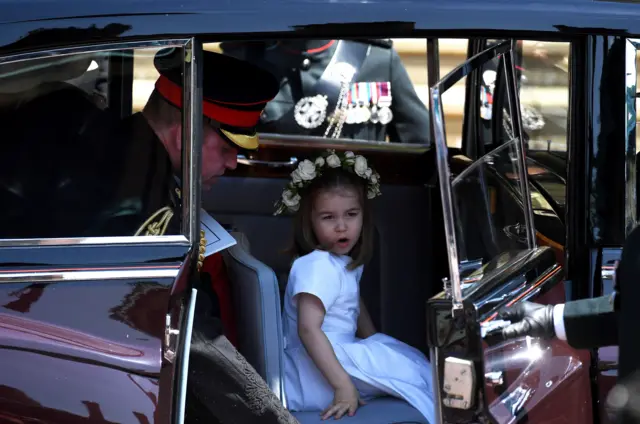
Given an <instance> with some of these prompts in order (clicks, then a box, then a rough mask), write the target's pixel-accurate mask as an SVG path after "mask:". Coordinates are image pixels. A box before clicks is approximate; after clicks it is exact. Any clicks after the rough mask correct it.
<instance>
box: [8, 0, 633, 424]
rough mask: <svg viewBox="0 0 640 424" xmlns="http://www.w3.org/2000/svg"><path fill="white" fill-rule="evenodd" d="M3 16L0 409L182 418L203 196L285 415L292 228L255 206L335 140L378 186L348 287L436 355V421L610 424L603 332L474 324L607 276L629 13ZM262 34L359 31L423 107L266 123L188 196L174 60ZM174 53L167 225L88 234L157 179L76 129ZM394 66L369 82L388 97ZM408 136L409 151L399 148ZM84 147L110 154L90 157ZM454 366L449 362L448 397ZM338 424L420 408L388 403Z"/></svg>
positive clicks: (189, 70) (460, 6)
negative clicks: (531, 333) (507, 333)
mask: <svg viewBox="0 0 640 424" xmlns="http://www.w3.org/2000/svg"><path fill="white" fill-rule="evenodd" d="M0 16H2V18H1V23H0V122H2V128H3V136H2V137H1V139H0V422H7V423H31V422H41V423H76V422H77V423H81V422H96V423H182V422H185V402H186V400H185V399H186V397H187V392H188V387H187V373H188V369H189V367H190V366H194V365H193V364H191V365H190V363H189V346H190V337H191V327H192V325H193V320H194V313H195V305H196V304H197V299H198V298H200V297H202V296H208V293H207V292H206V291H199V290H196V289H195V288H194V287H193V286H192V284H191V280H190V278H189V275H191V274H192V273H193V272H196V259H197V255H198V252H199V250H198V246H199V243H200V218H201V214H202V213H201V206H202V210H203V211H206V212H207V213H208V214H210V215H211V216H213V217H214V218H215V220H217V221H218V222H219V223H220V224H221V225H222V226H223V227H224V228H225V229H226V230H227V231H228V232H229V233H230V234H231V235H232V236H233V237H234V238H235V240H236V241H237V242H236V243H235V244H234V245H233V246H231V247H228V248H225V249H223V250H222V256H223V258H224V263H225V266H226V268H227V270H228V273H229V276H230V286H231V287H230V288H231V294H232V296H231V297H232V300H233V305H232V306H233V313H234V314H235V316H236V318H237V323H238V328H237V341H236V346H237V348H238V350H239V351H240V352H241V353H242V355H243V356H244V357H245V358H246V359H247V360H248V361H249V363H250V364H251V365H252V366H253V367H254V368H255V369H256V371H257V372H258V373H259V374H260V375H261V377H262V378H263V379H264V380H265V381H266V383H267V384H268V386H269V387H270V388H271V389H272V390H273V391H274V393H275V394H276V395H277V397H278V398H279V399H280V401H282V402H283V404H284V405H285V406H286V396H285V391H284V388H283V387H282V373H283V369H282V368H283V365H282V355H283V352H282V350H283V347H282V329H281V324H280V319H281V317H280V314H281V312H280V311H281V297H282V292H283V290H284V287H285V285H286V281H287V274H288V269H289V266H290V263H291V262H290V260H291V258H290V257H288V256H287V255H285V254H284V253H283V250H284V249H285V248H286V247H287V243H288V242H289V238H290V236H291V219H290V217H288V216H278V217H275V216H273V203H274V201H275V200H277V199H278V198H279V196H280V193H281V190H282V187H283V186H284V184H285V183H286V179H287V178H288V176H289V174H290V173H291V172H292V170H293V169H295V167H296V165H297V164H298V163H299V162H300V161H301V160H303V159H304V158H307V157H311V156H313V155H315V154H317V153H318V152H320V151H321V150H324V149H327V148H330V149H336V150H341V151H347V150H350V151H354V152H358V153H362V154H365V155H366V156H367V157H368V158H369V159H370V161H371V162H372V163H374V164H375V166H376V168H377V169H378V171H379V172H380V174H381V176H382V193H383V195H382V196H381V197H380V198H379V199H376V200H374V201H375V203H376V204H375V227H376V240H375V253H374V257H373V259H372V261H371V263H369V264H368V265H367V267H366V268H365V271H364V274H363V277H362V281H361V293H362V296H363V298H364V300H365V303H366V304H367V307H368V309H369V312H370V313H371V315H372V318H373V321H374V324H375V326H376V328H377V329H378V330H379V331H381V332H384V333H386V334H389V335H391V336H393V337H395V338H397V339H399V340H401V341H404V342H405V343H408V344H410V345H412V346H414V347H416V348H418V349H420V350H421V351H423V352H424V353H425V354H426V355H428V356H429V358H430V360H431V362H432V365H433V370H434V375H435V378H434V387H435V393H436V395H435V404H436V410H437V411H436V412H437V416H438V417H439V422H442V423H467V422H497V423H513V422H525V421H527V422H531V423H543V422H544V423H547V422H557V423H560V422H563V423H565V422H566V423H601V422H607V420H608V416H607V414H606V411H605V410H604V408H603V400H604V398H605V397H606V395H607V393H608V391H609V390H610V388H611V387H612V386H613V385H614V384H615V380H616V367H617V347H615V346H612V347H607V348H602V349H598V350H593V351H586V350H585V351H579V350H575V349H572V348H570V347H569V346H568V345H567V344H565V343H563V342H560V341H554V342H543V341H539V340H532V339H530V338H527V339H526V340H517V341H512V342H505V343H503V344H500V345H491V346H490V345H488V344H486V343H484V342H483V340H482V334H483V332H484V331H486V330H487V329H488V328H490V327H491V326H492V325H494V324H495V315H496V312H497V310H498V309H499V308H501V307H503V306H505V305H513V304H514V303H516V302H520V301H522V300H535V301H539V302H548V303H559V302H564V301H566V300H569V299H579V298H586V297H594V296H598V295H601V294H604V293H607V292H610V291H611V290H612V287H611V278H612V275H613V264H614V262H615V260H616V259H618V258H619V256H620V250H621V246H622V245H623V242H624V239H625V236H626V235H627V234H628V233H629V231H630V230H631V229H632V228H633V227H634V226H635V224H636V215H637V203H636V202H637V196H636V187H637V184H636V131H635V122H636V108H635V98H636V91H637V90H636V81H637V68H636V64H637V56H638V55H637V51H636V49H637V46H639V45H640V40H636V39H635V38H634V36H636V35H640V19H639V18H640V6H638V5H636V4H635V3H634V2H622V1H588V0H562V1H550V0H541V1H538V2H535V3H531V4H524V3H521V2H512V1H506V0H495V1H493V2H466V1H459V0H450V1H447V2H436V1H429V0H409V1H404V2H397V1H392V0H380V1H376V2H349V1H342V2H337V1H332V0H327V1H314V2H310V1H299V0H291V1H289V2H277V1H268V0H267V1H241V0H238V1H235V2H206V1H202V0H187V1H183V2H175V1H167V0H156V1H153V2H145V1H137V0H105V1H100V2H79V1H74V0H55V1H46V2H45V1H38V0H20V1H18V0H7V1H4V2H2V3H0ZM389 39H392V40H393V42H391V41H389ZM278 40H294V41H296V40H298V41H301V42H308V41H314V42H318V41H319V40H329V41H331V43H327V45H328V44H332V43H333V40H339V41H340V42H342V41H351V42H355V43H359V44H363V45H366V46H372V47H371V48H372V49H373V48H375V49H380V50H381V51H382V52H383V53H381V54H385V55H387V56H385V57H388V58H389V60H390V61H397V60H398V58H401V62H402V63H404V67H405V68H410V67H411V69H419V71H416V72H419V73H420V75H421V76H426V77H425V78H424V81H422V82H421V83H418V82H416V77H415V76H414V74H413V73H412V72H413V71H411V72H409V73H411V76H410V79H411V80H412V82H413V87H412V88H411V87H410V88H406V87H405V89H397V90H395V91H394V100H393V101H394V102H396V103H394V104H402V102H403V101H404V99H405V96H406V98H411V99H412V101H413V102H414V106H415V99H419V100H420V101H421V102H422V105H423V107H424V113H422V112H420V113H416V114H415V115H411V113H408V114H407V116H408V117H406V121H402V119H404V118H402V116H401V114H400V112H397V113H396V112H394V114H395V115H397V116H394V118H393V119H394V120H395V121H392V122H396V121H397V122H398V127H396V128H395V129H393V130H389V131H388V133H387V134H386V136H384V137H383V138H382V139H379V137H371V138H366V137H364V138H363V137H358V136H353V135H352V136H346V135H345V134H346V133H347V132H348V131H345V134H337V135H336V136H331V137H328V136H327V135H326V134H325V136H322V135H319V136H318V135H314V134H312V133H311V132H310V131H306V129H304V128H299V131H284V130H283V131H277V130H274V128H275V127H273V126H272V127H269V126H268V125H265V130H264V131H261V134H260V149H259V150H258V151H257V152H254V153H251V154H247V153H242V154H241V155H239V156H238V160H237V161H238V166H237V168H236V169H234V170H229V171H228V172H227V173H226V174H225V176H224V177H222V178H220V179H219V180H218V181H217V184H215V185H214V186H213V188H212V189H211V190H210V191H203V192H202V193H201V181H200V178H199V171H200V168H201V144H202V140H201V137H202V133H201V131H200V130H199V129H198V127H199V126H198V125H197V124H198V123H201V122H202V121H201V120H202V115H201V113H200V112H201V111H202V98H201V96H200V97H199V93H200V92H199V91H198V90H199V85H198V81H201V79H202V78H203V73H204V70H203V69H202V65H201V63H200V62H198V61H197V60H196V61H190V60H186V59H187V58H191V57H199V55H200V54H201V53H202V50H203V49H206V50H213V51H223V52H225V54H227V53H228V52H231V51H232V50H233V46H234V45H237V44H238V43H240V44H242V43H245V44H247V45H250V46H253V47H255V46H263V47H264V46H272V45H277V43H278ZM225 43H227V46H231V47H229V48H228V49H225V48H224V46H225ZM234 43H235V44H234ZM407 46H411V48H409V47H407ZM452 46H454V47H452ZM460 46H461V47H460ZM263 47H260V48H263ZM166 48H173V49H178V50H180V51H182V52H183V55H184V58H185V61H184V63H185V64H184V72H183V87H184V89H183V91H182V95H183V99H184V109H183V114H182V119H183V128H185V129H186V130H185V131H184V132H183V134H182V151H183V162H182V163H183V171H182V175H180V176H179V177H180V180H181V181H182V192H183V193H184V197H183V200H182V202H181V206H180V208H179V215H180V216H179V218H180V223H181V226H180V231H179V232H178V233H175V234H173V233H171V234H168V233H167V234H164V233H162V232H159V233H155V234H148V235H142V236H140V235H136V234H133V233H128V232H123V233H118V232H117V228H119V227H118V226H117V225H114V226H113V227H110V228H112V229H113V231H112V232H111V233H109V234H108V235H105V233H100V232H99V231H97V230H96V229H97V228H103V227H104V225H106V224H105V222H111V221H112V220H115V221H118V222H120V220H126V219H127V216H129V215H128V214H130V213H132V212H131V211H132V210H136V208H137V207H139V206H138V205H137V203H136V202H137V201H138V199H131V202H130V203H119V204H116V205H114V204H110V203H108V202H106V201H105V196H106V195H105V193H111V192H112V191H114V190H115V191H118V192H119V193H124V195H126V193H127V191H128V190H133V188H132V185H134V184H137V183H140V181H139V180H140V178H139V177H140V174H144V173H145V172H146V173H148V176H151V177H152V176H153V174H152V173H153V172H154V171H153V170H152V169H151V168H149V169H147V168H145V167H144V166H143V165H140V166H131V165H132V164H133V165H135V164H136V162H135V161H136V160H145V161H146V160H153V158H152V155H153V152H147V151H142V152H140V151H134V150H131V151H130V150H127V149H126V147H127V146H124V147H125V149H123V150H117V149H115V148H114V150H115V151H116V152H114V151H111V150H110V148H108V147H109V144H108V143H107V144H104V143H103V144H100V143H99V142H96V143H95V144H92V143H93V138H95V139H96V140H99V139H100V136H101V133H100V131H96V130H95V129H96V128H102V125H109V124H110V123H112V122H115V121H118V120H121V119H125V118H127V117H129V116H131V115H132V114H134V113H135V112H138V111H140V110H141V109H142V107H143V106H144V104H145V102H146V100H147V98H148V97H149V94H150V93H151V91H152V90H153V84H154V83H155V81H156V78H157V72H156V71H155V69H154V68H153V65H152V63H153V59H154V57H155V55H156V54H157V53H158V52H159V51H160V50H161V49H166ZM403 48H406V49H407V50H406V51H407V52H408V53H406V54H405V53H403V50H402V49H403ZM456 49H457V52H458V53H456V54H453V53H451V51H453V50H456ZM261 51H262V50H261ZM416 52H418V53H416ZM228 54H231V53H228ZM304 59H305V60H309V59H310V56H309V55H307V56H304ZM311 59H313V58H312V57H311ZM299 65H300V67H301V69H302V71H306V69H304V67H305V66H309V65H308V62H305V61H302V60H301V64H299ZM287 66H288V65H287ZM296 66H298V65H296ZM402 67H403V66H402V65H399V68H397V69H401V68H402ZM487 71H490V72H489V73H487ZM406 74H407V73H406V71H402V70H401V71H398V72H397V73H396V74H395V76H394V78H399V80H396V79H393V80H391V79H390V78H389V79H381V80H378V79H376V80H374V82H383V83H384V82H389V81H391V83H392V84H393V87H394V88H395V87H396V85H395V84H398V86H400V85H401V84H402V83H401V82H396V81H404V82H406V81H407V80H408V78H409V76H407V75H406ZM412 90H413V91H412ZM489 99H490V100H489ZM290 107H293V103H292V104H291V105H290ZM418 109H420V108H418ZM420 110H422V109H420ZM540 118H542V119H544V121H545V122H546V123H545V125H544V128H542V127H541V125H540V122H539V119H540ZM264 119H265V120H268V117H265V118H264ZM529 121H531V122H529ZM532 122H533V123H532ZM412 125H413V126H412ZM456 125H457V127H456ZM376 128H378V127H376ZM403 128H404V129H403ZM424 128H426V130H424ZM401 130H404V131H405V132H406V133H409V135H410V136H411V137H410V138H411V139H412V141H411V142H398V141H402V140H400V139H397V138H398V133H399V132H400V131H401ZM350 134H353V133H350ZM79 135H82V137H79ZM78 140H85V141H86V140H89V143H84V144H79V143H74V142H77V141H78ZM118 146H120V145H118ZM121 147H122V146H121ZM117 152H127V155H130V157H129V156H127V155H119V154H116V153H117ZM96 158H107V160H102V161H100V163H106V164H107V165H109V166H104V167H103V168H99V169H93V168H91V167H90V166H83V163H85V162H86V163H95V162H96ZM140 163H142V162H140ZM145 163H146V162H145ZM127 165H129V166H128V167H127ZM132 169H133V170H134V171H132V173H131V174H127V173H126V172H125V171H127V170H132ZM147 182H148V181H147ZM149 195H150V196H151V195H152V194H151V193H150V194H149ZM52 199H54V200H52ZM78 199H80V200H78ZM55 202H57V203H55ZM81 216H83V217H84V216H93V217H95V219H94V220H91V221H85V220H83V219H80V218H79V217H81ZM97 234H98V235H97ZM456 371H457V372H462V373H466V376H465V377H464V378H458V380H457V382H459V383H460V384H454V385H453V387H452V386H451V384H450V383H451V382H452V381H453V379H454V378H456V376H454V375H453V374H452V373H455V372H456ZM457 377H459V376H457ZM294 415H295V416H296V417H297V419H298V420H299V422H301V423H302V424H309V423H315V422H319V418H318V415H317V414H315V413H299V412H295V411H294ZM341 420H342V421H343V422H345V423H371V424H375V423H380V424H386V423H392V422H393V423H402V422H404V423H414V422H426V421H424V418H423V417H421V416H420V414H418V413H417V411H416V410H414V409H413V408H412V407H411V406H409V405H408V404H407V403H405V402H403V401H401V400H398V399H380V400H376V401H372V402H370V403H369V404H368V405H366V406H363V407H361V408H360V409H359V410H358V412H357V413H356V415H355V416H354V417H345V418H342V419H341ZM187 422H188V416H187Z"/></svg>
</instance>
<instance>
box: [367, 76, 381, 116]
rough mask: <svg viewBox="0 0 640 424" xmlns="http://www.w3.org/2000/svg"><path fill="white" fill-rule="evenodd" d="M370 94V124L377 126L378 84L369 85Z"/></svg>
mask: <svg viewBox="0 0 640 424" xmlns="http://www.w3.org/2000/svg"><path fill="white" fill-rule="evenodd" d="M369 87H370V90H369V91H370V93H371V117H370V118H369V119H370V120H371V123H373V124H377V123H378V122H380V118H379V117H378V83H377V82H372V83H370V85H369Z"/></svg>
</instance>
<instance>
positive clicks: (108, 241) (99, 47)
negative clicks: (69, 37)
mask: <svg viewBox="0 0 640 424" xmlns="http://www.w3.org/2000/svg"><path fill="white" fill-rule="evenodd" d="M189 41H190V39H184V38H173V39H166V40H147V41H128V42H124V43H121V42H120V43H119V42H115V43H102V44H93V45H91V44H85V45H80V46H71V47H63V48H58V49H49V50H46V51H42V50H41V51H36V52H27V53H17V54H12V55H7V56H2V57H0V67H1V66H2V65H6V64H10V63H16V62H23V61H28V60H35V59H42V58H53V57H60V56H70V55H76V54H78V55H79V54H83V53H97V52H109V51H116V50H123V49H144V48H166V47H177V48H185V46H186V45H187V43H189ZM185 91H186V90H185ZM198 103H200V102H198ZM200 106H201V105H200ZM194 209H196V210H198V211H199V208H194ZM183 234H189V233H187V232H183ZM155 243H162V244H177V245H184V244H187V245H188V244H189V239H188V238H187V237H186V236H185V235H169V236H143V237H134V236H119V237H64V238H47V239H4V240H0V247H26V246H69V245H118V244H123V245H130V244H132V245H135V244H155Z"/></svg>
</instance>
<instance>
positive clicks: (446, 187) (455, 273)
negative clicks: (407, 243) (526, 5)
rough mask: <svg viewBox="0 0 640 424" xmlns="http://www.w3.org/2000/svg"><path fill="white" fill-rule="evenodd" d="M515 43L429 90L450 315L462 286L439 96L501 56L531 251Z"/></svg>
mask: <svg viewBox="0 0 640 424" xmlns="http://www.w3.org/2000/svg"><path fill="white" fill-rule="evenodd" d="M516 42H517V40H507V41H503V42H502V43H500V44H497V45H495V46H492V47H490V48H488V49H486V50H484V51H482V52H480V53H478V54H477V55H475V56H473V57H472V58H470V59H467V60H466V61H465V62H464V63H462V64H460V65H459V66H457V67H456V68H454V69H453V70H452V71H451V72H449V73H448V74H447V75H446V76H445V77H444V78H442V79H441V80H440V81H438V83H436V84H435V85H434V86H432V87H431V88H430V94H431V95H430V97H429V104H430V109H431V116H432V119H431V121H432V122H433V127H434V135H435V137H434V142H435V146H436V164H437V166H438V180H439V184H440V192H441V196H442V211H443V216H444V226H445V239H446V244H447V246H446V248H447V253H448V260H449V273H450V281H451V301H452V312H453V313H454V314H456V313H458V311H462V310H463V303H462V302H463V295H462V285H461V282H460V269H459V267H460V261H459V259H458V246H457V242H456V233H455V222H454V218H453V217H454V215H453V201H452V193H451V191H452V187H451V182H452V181H451V170H450V168H449V162H448V156H449V149H448V146H447V140H446V133H445V126H444V109H443V105H442V94H443V93H444V92H446V91H447V90H448V89H449V88H451V87H452V86H453V85H454V84H455V83H456V82H458V81H459V80H460V79H462V78H464V77H466V76H468V75H469V74H471V73H472V72H473V71H474V70H476V69H480V67H481V66H482V65H484V64H485V63H487V62H489V61H490V60H492V59H493V58H495V57H498V55H501V54H502V55H503V57H504V60H503V62H502V63H503V67H504V72H505V73H504V75H505V78H506V89H507V99H508V102H509V111H510V113H511V116H513V117H515V118H516V119H512V125H513V133H514V135H515V139H516V143H515V147H516V151H517V154H518V160H519V161H520V163H521V166H520V167H519V173H520V190H521V193H522V195H523V197H524V198H523V205H524V219H525V226H526V231H527V239H528V248H529V249H534V248H535V247H536V242H535V230H534V227H533V211H532V209H531V196H530V193H529V186H528V179H527V171H526V161H525V159H526V158H525V152H524V147H523V145H522V144H523V143H522V140H523V134H522V125H521V122H522V120H521V119H522V118H521V116H520V108H519V107H518V91H517V80H516V77H515V72H514V67H513V64H514V60H513V55H514V51H515V50H516Z"/></svg>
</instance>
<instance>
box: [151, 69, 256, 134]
mask: <svg viewBox="0 0 640 424" xmlns="http://www.w3.org/2000/svg"><path fill="white" fill-rule="evenodd" d="M156 90H158V93H160V94H161V95H162V97H164V98H165V99H167V100H168V101H169V102H171V103H172V104H173V105H174V106H176V107H179V108H181V107H182V88H181V87H180V86H179V85H178V84H176V83H174V82H173V81H171V80H170V79H169V78H167V77H165V76H164V75H161V76H160V78H158V81H156ZM202 112H203V114H204V116H206V117H209V118H211V119H213V120H214V121H216V122H220V123H221V124H226V125H231V126H233V127H241V128H243V127H244V128H251V127H255V126H256V124H257V123H258V121H259V120H260V114H261V113H262V111H261V110H237V109H230V108H227V107H224V106H222V105H219V104H216V103H212V102H210V101H208V100H207V99H204V101H203V102H202Z"/></svg>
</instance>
